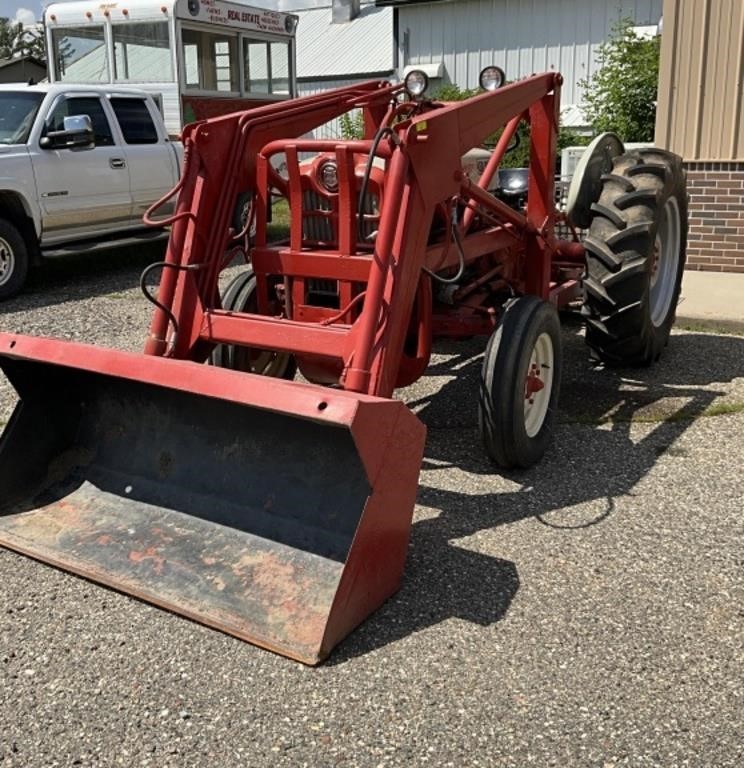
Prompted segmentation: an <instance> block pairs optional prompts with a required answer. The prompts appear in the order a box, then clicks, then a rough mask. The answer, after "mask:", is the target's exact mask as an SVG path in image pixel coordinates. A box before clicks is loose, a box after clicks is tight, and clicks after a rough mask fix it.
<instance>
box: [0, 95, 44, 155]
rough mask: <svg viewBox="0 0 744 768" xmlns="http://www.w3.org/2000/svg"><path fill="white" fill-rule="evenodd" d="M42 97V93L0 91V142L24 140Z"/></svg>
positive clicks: (9, 142) (15, 142) (19, 141)
mask: <svg viewBox="0 0 744 768" xmlns="http://www.w3.org/2000/svg"><path fill="white" fill-rule="evenodd" d="M43 98H44V94H43V93H24V92H23V91H5V92H0V144H24V143H25V142H26V140H27V139H28V134H29V133H30V131H31V126H32V125H33V124H34V119H35V118H36V113H37V112H38V110H39V105H40V104H41V102H42V99H43Z"/></svg>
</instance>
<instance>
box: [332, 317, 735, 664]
mask: <svg viewBox="0 0 744 768" xmlns="http://www.w3.org/2000/svg"><path fill="white" fill-rule="evenodd" d="M563 343H564V367H563V384H562V388H561V396H560V401H559V414H558V418H557V424H556V428H555V434H554V439H553V443H552V446H551V448H550V449H549V451H548V453H547V455H546V456H545V457H544V459H543V460H542V462H541V463H539V464H538V465H537V466H535V467H532V468H531V469H529V470H524V471H519V472H516V471H515V472H503V471H500V470H499V469H498V468H496V467H495V466H494V465H493V464H492V463H491V462H490V460H489V459H488V458H487V457H486V456H485V454H484V452H483V450H482V447H481V441H480V435H479V432H478V416H477V399H478V386H479V381H480V365H481V361H482V355H481V354H480V353H481V351H482V348H483V344H482V341H481V342H478V341H477V340H473V341H469V342H465V343H460V344H457V343H451V342H448V343H446V344H440V345H438V346H437V350H436V351H437V352H438V353H440V355H441V356H443V357H444V358H445V360H444V361H443V362H438V363H435V364H434V365H432V366H431V367H430V369H429V370H428V372H427V375H428V376H429V377H433V379H434V380H439V381H441V380H442V379H445V378H446V382H445V383H444V384H443V385H442V386H441V387H440V388H439V389H438V390H437V391H435V392H432V393H427V394H425V395H423V396H418V397H415V398H414V399H411V398H410V397H406V399H407V401H408V403H409V405H410V406H411V407H412V408H413V410H415V411H416V412H417V413H418V415H419V418H421V420H422V421H423V422H424V423H425V424H426V425H427V428H428V438H427V446H426V450H425V454H424V462H423V467H422V475H421V481H420V486H419V494H418V505H419V510H420V509H421V508H422V507H423V508H428V511H430V512H431V513H432V514H428V515H427V514H424V515H423V519H421V518H422V516H421V514H419V515H417V518H418V519H417V522H415V524H414V526H413V530H412V536H411V547H410V551H409V560H408V563H407V566H406V571H405V572H404V576H403V585H402V588H401V590H400V592H399V593H398V594H397V595H396V596H395V597H394V598H392V599H391V600H389V601H388V602H387V603H386V604H385V605H384V606H383V607H382V608H381V609H380V611H378V613H377V614H375V615H374V616H373V617H372V618H371V619H370V620H368V621H367V622H366V623H365V624H364V625H362V627H360V628H359V629H358V630H356V631H355V633H353V634H352V636H351V637H350V638H349V639H348V640H347V641H346V642H345V643H344V644H342V646H341V647H340V648H339V650H338V651H337V652H336V653H335V654H334V655H333V656H332V657H331V659H330V662H329V663H331V664H334V663H335V664H338V663H343V662H345V661H347V660H349V659H351V658H354V657H356V656H359V655H364V654H365V653H368V652H370V651H372V650H375V649H377V648H380V647H383V646H385V645H387V644H389V643H392V642H395V641H396V640H400V639H403V638H405V637H407V636H408V635H410V634H412V633H415V632H418V631H419V630H422V629H425V628H429V627H432V626H434V625H436V624H438V623H440V622H442V621H445V620H447V619H449V618H454V617H456V618H461V619H465V620H467V621H469V622H473V623H476V624H480V625H482V626H490V625H491V624H494V623H496V622H498V621H500V620H501V619H503V618H504V617H505V616H506V614H507V612H508V610H509V607H510V605H511V602H512V600H513V599H514V597H515V595H516V594H517V591H518V590H519V584H520V582H519V572H518V563H514V562H510V561H508V560H504V559H500V558H496V557H493V556H488V555H484V554H481V553H479V552H474V551H472V550H470V549H465V548H463V547H461V546H458V545H457V543H455V542H456V541H457V540H458V539H463V538H465V537H469V536H473V535H474V534H477V533H478V532H480V531H485V530H488V529H496V528H498V527H499V526H502V525H508V524H511V523H516V522H519V521H521V520H525V519H528V518H534V519H536V520H538V521H539V522H541V523H543V524H545V525H547V526H550V527H551V528H562V529H567V530H568V532H569V535H571V533H570V531H571V530H577V531H578V530H579V529H583V528H587V527H591V526H597V525H601V524H602V522H603V521H604V520H606V519H607V518H608V517H609V516H610V515H612V514H613V512H614V510H615V500H616V499H617V498H618V497H621V496H632V494H633V489H634V486H636V485H637V484H638V483H639V482H640V481H641V480H643V478H644V477H646V475H648V473H649V472H650V471H651V470H652V469H653V467H654V466H655V465H656V463H657V462H658V461H659V459H660V458H661V457H662V456H664V455H665V454H667V453H669V454H670V455H672V456H675V457H680V458H684V455H685V451H684V450H683V449H682V448H679V447H675V443H676V442H677V440H678V439H679V438H680V436H681V435H683V434H684V432H685V431H686V430H687V429H688V428H689V426H690V425H691V424H692V422H693V420H694V419H696V418H698V417H700V416H703V415H707V414H709V413H711V407H713V408H715V406H716V404H717V403H720V402H724V403H729V404H730V405H735V406H737V407H738V405H742V403H743V402H744V379H742V378H741V377H744V362H742V361H744V337H737V336H723V335H712V334H701V333H683V334H682V333H680V334H675V335H674V336H673V337H672V339H671V341H670V345H669V347H668V348H667V350H666V353H665V355H664V356H663V357H662V359H661V360H660V361H659V363H657V365H655V366H653V367H650V368H645V369H622V368H616V369H612V368H609V369H608V368H603V367H597V366H595V365H593V364H592V363H591V361H590V359H589V354H588V349H587V348H586V346H585V344H584V339H583V333H582V332H581V327H580V325H579V324H578V323H577V322H576V321H575V320H571V319H569V321H568V322H564V328H563ZM737 379H740V381H738V382H737V381H736V380H737ZM737 388H738V391H735V390H736V389H737ZM732 390H733V391H732ZM403 394H404V396H405V395H406V393H405V392H404V393H403ZM737 396H738V400H736V399H734V400H733V401H732V400H731V398H732V397H734V398H736V397H737ZM742 409H744V405H742ZM639 425H640V426H641V428H640V429H638V428H636V427H637V426H639ZM631 430H633V433H632V434H631ZM515 486H516V488H515ZM569 508H571V509H569Z"/></svg>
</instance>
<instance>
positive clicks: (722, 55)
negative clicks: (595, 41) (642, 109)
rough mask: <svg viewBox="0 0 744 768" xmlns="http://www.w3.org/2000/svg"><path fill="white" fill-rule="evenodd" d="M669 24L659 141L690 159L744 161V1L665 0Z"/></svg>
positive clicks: (663, 59) (663, 62)
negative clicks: (743, 116) (743, 112)
mask: <svg viewBox="0 0 744 768" xmlns="http://www.w3.org/2000/svg"><path fill="white" fill-rule="evenodd" d="M667 22H669V24H668V25H667ZM664 25H665V28H664V36H663V39H662V49H661V74H660V78H659V112H658V120H657V126H656V141H657V143H658V144H660V146H665V147H668V148H669V149H671V150H673V151H674V152H677V153H678V154H680V155H682V156H683V157H684V158H685V160H703V161H718V160H744V118H742V109H744V2H742V0H665V3H664Z"/></svg>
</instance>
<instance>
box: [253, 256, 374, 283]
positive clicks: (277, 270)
mask: <svg viewBox="0 0 744 768" xmlns="http://www.w3.org/2000/svg"><path fill="white" fill-rule="evenodd" d="M251 263H252V265H253V270H254V272H256V273H257V274H258V273H261V274H264V275H286V276H287V277H311V278H319V279H326V280H347V281H349V282H357V283H366V282H367V280H369V271H370V267H371V266H372V257H371V256H369V255H365V256H344V257H343V258H341V257H339V255H338V254H337V253H335V252H333V251H306V250H302V251H299V252H297V251H294V250H292V249H291V248H255V249H254V250H253V251H252V253H251Z"/></svg>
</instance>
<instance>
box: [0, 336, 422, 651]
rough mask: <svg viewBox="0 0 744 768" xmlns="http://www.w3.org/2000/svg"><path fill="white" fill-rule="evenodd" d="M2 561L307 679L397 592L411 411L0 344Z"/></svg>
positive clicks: (77, 349)
mask: <svg viewBox="0 0 744 768" xmlns="http://www.w3.org/2000/svg"><path fill="white" fill-rule="evenodd" d="M0 368H2V370H3V371H4V373H5V375H6V376H7V378H8V379H9V380H10V382H11V384H12V385H13V386H14V387H15V389H16V391H17V392H18V395H19V402H18V405H17V407H16V409H15V411H14V413H13V415H12V417H11V419H10V421H9V423H8V425H7V426H6V428H5V430H4V432H3V434H2V437H0V545H2V546H5V547H8V548H10V549H13V550H16V551H18V552H21V553H23V554H26V555H29V556H31V557H34V558H37V559H39V560H42V561H44V562H47V563H50V564H52V565H54V566H57V567H59V568H62V569H64V570H68V571H72V572H74V573H76V574H79V575H81V576H84V577H86V578H89V579H92V580H94V581H98V582H101V583H103V584H106V585H108V586H109V587H113V588H115V589H118V590H121V591H123V592H127V593H129V594H132V595H135V596H136V597H139V598H141V599H143V600H147V601H149V602H152V603H154V604H156V605H159V606H162V607H164V608H167V609H170V610H172V611H175V612H177V613H180V614H183V615H185V616H188V617H190V618H191V619H194V620H196V621H199V622H203V623H204V624H208V625H210V626H213V627H216V628H218V629H220V630H223V631H225V632H227V633H230V634H232V635H235V636H236V637H239V638H242V639H244V640H247V641H249V642H251V643H255V644H256V645H259V646H262V647H264V648H268V649H270V650H272V651H275V652H277V653H280V654H283V655H286V656H289V657H291V658H294V659H297V660H299V661H302V662H304V663H307V664H316V663H318V662H320V661H322V660H323V659H324V658H325V657H326V656H327V655H328V653H329V652H330V651H331V649H332V648H333V647H334V646H335V645H336V644H337V643H338V642H339V641H340V640H341V639H342V638H343V637H345V636H346V635H347V634H348V633H349V632H350V631H351V630H352V629H353V628H354V627H355V626H357V625H358V624H359V623H360V622H361V621H363V620H364V619H365V618H366V617H367V616H368V615H369V614H370V613H371V612H372V611H374V610H375V609H376V608H377V607H378V606H379V605H381V604H382V602H383V601H384V600H385V599H386V598H387V597H389V596H390V595H391V594H392V593H393V592H394V591H395V590H396V589H397V587H398V585H399V582H400V577H401V573H402V570H403V564H404V561H405V557H406V551H407V544H408V536H409V531H410V524H411V515H412V510H413V505H414V501H415V496H416V489H417V479H418V472H419V467H420V463H421V457H422V452H423V444H424V428H423V426H422V425H421V423H420V422H419V421H418V420H417V419H416V417H415V416H414V415H413V414H412V413H411V412H410V411H409V410H408V409H407V408H406V407H405V406H404V405H403V404H402V403H400V402H397V401H393V400H385V399H382V398H375V397H369V396H365V395H356V394H353V393H349V392H344V391H340V390H329V389H324V388H320V387H316V386H312V385H306V384H299V383H294V382H284V381H280V380H277V379H267V378H262V377H260V376H253V375H251V374H245V373H240V372H235V371H229V370H225V369H221V368H214V367H209V366H202V365H198V364H195V363H191V362H183V361H174V360H168V359H164V358H159V357H148V356H144V355H135V354H129V353H124V352H116V351H111V350H104V349H99V348H95V347H90V346H86V345H82V344H76V343H71V342H61V341H53V340H49V339H37V338H31V337H25V336H18V335H9V334H0Z"/></svg>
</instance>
